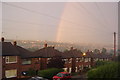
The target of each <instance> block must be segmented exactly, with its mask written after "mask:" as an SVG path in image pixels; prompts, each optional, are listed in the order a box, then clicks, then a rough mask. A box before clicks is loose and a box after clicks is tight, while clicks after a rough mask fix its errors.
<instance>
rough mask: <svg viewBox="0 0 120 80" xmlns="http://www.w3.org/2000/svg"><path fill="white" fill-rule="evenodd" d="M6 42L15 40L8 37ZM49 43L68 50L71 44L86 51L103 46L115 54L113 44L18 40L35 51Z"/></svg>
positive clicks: (18, 42) (60, 49)
mask: <svg viewBox="0 0 120 80" xmlns="http://www.w3.org/2000/svg"><path fill="white" fill-rule="evenodd" d="M5 41H6V42H13V41H15V40H11V39H6V40H5ZM45 43H47V44H48V46H54V47H55V48H56V49H58V50H59V51H62V52H64V51H66V50H67V49H68V50H69V48H70V47H71V46H74V48H77V49H78V50H81V51H83V52H86V51H87V50H88V49H89V50H91V51H93V50H94V49H99V50H102V48H106V49H107V51H108V52H109V53H110V54H113V53H114V51H113V45H112V44H111V45H100V44H99V45H97V44H96V45H94V44H86V43H65V42H55V41H42V40H17V44H18V45H20V46H22V47H24V48H26V49H28V50H30V51H35V50H38V49H40V48H43V47H44V46H43V45H44V44H45Z"/></svg>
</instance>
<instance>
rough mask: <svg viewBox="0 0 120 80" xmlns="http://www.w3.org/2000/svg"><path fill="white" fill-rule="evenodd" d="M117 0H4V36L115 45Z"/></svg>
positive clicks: (20, 38)
mask: <svg viewBox="0 0 120 80" xmlns="http://www.w3.org/2000/svg"><path fill="white" fill-rule="evenodd" d="M117 31H118V4H117V2H19V3H17V2H5V3H3V4H2V36H4V37H5V38H6V39H17V40H48V41H57V42H74V43H92V44H113V33H114V32H117Z"/></svg>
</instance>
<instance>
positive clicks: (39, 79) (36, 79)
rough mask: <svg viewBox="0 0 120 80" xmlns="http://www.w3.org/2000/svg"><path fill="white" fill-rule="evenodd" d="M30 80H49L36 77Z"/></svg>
mask: <svg viewBox="0 0 120 80" xmlns="http://www.w3.org/2000/svg"><path fill="white" fill-rule="evenodd" d="M28 80H48V79H45V78H43V77H38V76H36V77H32V78H30V79H28Z"/></svg>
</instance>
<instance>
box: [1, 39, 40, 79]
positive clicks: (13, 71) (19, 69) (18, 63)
mask: <svg viewBox="0 0 120 80" xmlns="http://www.w3.org/2000/svg"><path fill="white" fill-rule="evenodd" d="M0 44H2V57H1V58H2V78H21V77H24V76H23V75H22V73H23V72H24V71H28V70H29V69H30V68H34V69H35V70H38V69H39V68H40V64H38V63H36V62H37V61H39V60H38V58H37V59H31V58H28V57H29V55H30V54H31V52H30V51H28V50H26V49H24V48H22V47H20V46H17V43H16V42H14V43H13V44H12V43H11V42H4V38H2V42H0Z"/></svg>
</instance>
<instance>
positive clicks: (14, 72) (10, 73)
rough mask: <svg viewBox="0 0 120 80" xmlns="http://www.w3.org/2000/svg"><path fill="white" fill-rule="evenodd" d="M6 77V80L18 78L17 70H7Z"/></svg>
mask: <svg viewBox="0 0 120 80" xmlns="http://www.w3.org/2000/svg"><path fill="white" fill-rule="evenodd" d="M5 77H6V78H12V77H17V70H16V69H13V70H6V71H5Z"/></svg>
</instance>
